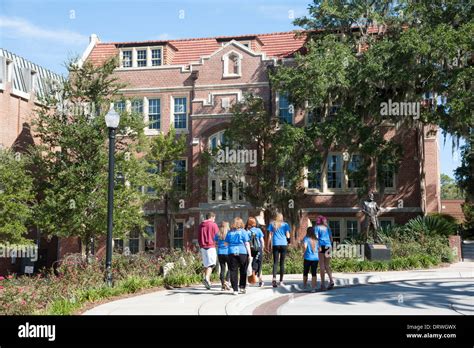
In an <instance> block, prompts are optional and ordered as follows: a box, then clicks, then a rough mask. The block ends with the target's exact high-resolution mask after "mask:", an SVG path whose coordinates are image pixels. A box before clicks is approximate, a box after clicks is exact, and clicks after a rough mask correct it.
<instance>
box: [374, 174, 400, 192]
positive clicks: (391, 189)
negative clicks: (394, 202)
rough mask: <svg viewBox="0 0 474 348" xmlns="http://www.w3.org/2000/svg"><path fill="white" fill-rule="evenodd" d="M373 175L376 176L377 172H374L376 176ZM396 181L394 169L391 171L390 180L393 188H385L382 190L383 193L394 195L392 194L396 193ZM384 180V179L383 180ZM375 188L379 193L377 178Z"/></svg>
mask: <svg viewBox="0 0 474 348" xmlns="http://www.w3.org/2000/svg"><path fill="white" fill-rule="evenodd" d="M375 175H377V171H376V174H375ZM397 179H398V178H397V173H396V172H395V169H394V170H393V178H392V180H393V183H392V184H393V187H385V188H384V193H388V194H394V193H396V192H397ZM384 180H385V179H384ZM376 186H377V189H378V191H379V190H380V187H379V186H380V183H379V180H378V178H377V180H376Z"/></svg>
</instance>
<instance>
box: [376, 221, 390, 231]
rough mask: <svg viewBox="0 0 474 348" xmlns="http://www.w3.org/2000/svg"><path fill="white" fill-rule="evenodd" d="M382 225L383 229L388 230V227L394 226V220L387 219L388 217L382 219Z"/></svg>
mask: <svg viewBox="0 0 474 348" xmlns="http://www.w3.org/2000/svg"><path fill="white" fill-rule="evenodd" d="M379 221H380V227H381V228H382V229H383V230H386V229H389V228H390V227H392V220H391V219H390V220H387V219H380V220H379Z"/></svg>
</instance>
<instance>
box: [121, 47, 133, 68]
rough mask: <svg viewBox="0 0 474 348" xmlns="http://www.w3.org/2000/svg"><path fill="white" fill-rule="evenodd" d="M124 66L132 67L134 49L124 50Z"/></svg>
mask: <svg viewBox="0 0 474 348" xmlns="http://www.w3.org/2000/svg"><path fill="white" fill-rule="evenodd" d="M122 66H123V67H124V68H130V67H132V50H126V51H122Z"/></svg>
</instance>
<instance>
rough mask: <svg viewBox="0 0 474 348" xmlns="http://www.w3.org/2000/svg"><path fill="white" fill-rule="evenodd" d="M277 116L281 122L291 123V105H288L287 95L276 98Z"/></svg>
mask: <svg viewBox="0 0 474 348" xmlns="http://www.w3.org/2000/svg"><path fill="white" fill-rule="evenodd" d="M278 117H279V119H280V122H281V123H288V124H292V123H293V105H290V103H289V101H288V96H287V95H284V94H282V95H280V96H279V98H278Z"/></svg>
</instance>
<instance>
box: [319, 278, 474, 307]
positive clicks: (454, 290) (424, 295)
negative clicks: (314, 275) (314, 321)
mask: <svg viewBox="0 0 474 348" xmlns="http://www.w3.org/2000/svg"><path fill="white" fill-rule="evenodd" d="M471 281H472V279H462V280H461V279H460V280H457V279H456V280H454V279H449V280H441V279H440V280H416V281H413V280H411V281H397V282H386V283H376V284H363V285H361V286H358V288H359V289H358V290H359V291H353V289H351V288H352V287H343V288H339V289H338V288H335V289H334V290H331V291H326V292H324V294H323V296H324V298H325V301H327V302H330V303H335V304H345V305H349V306H351V305H357V304H360V303H371V302H384V303H387V304H391V305H395V306H397V307H401V306H402V307H407V308H420V309H422V308H425V307H426V306H434V307H439V306H440V304H446V306H450V305H451V307H452V309H454V310H456V311H458V312H459V313H462V314H470V315H473V314H474V285H473V284H472V283H470V284H469V283H468V282H471ZM361 289H363V291H360V290H361ZM466 297H468V298H470V303H469V302H467V301H465V298H466ZM460 298H464V300H460ZM453 306H454V307H453Z"/></svg>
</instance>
